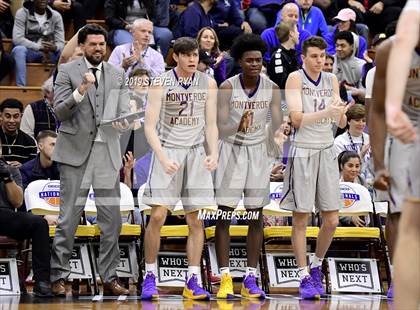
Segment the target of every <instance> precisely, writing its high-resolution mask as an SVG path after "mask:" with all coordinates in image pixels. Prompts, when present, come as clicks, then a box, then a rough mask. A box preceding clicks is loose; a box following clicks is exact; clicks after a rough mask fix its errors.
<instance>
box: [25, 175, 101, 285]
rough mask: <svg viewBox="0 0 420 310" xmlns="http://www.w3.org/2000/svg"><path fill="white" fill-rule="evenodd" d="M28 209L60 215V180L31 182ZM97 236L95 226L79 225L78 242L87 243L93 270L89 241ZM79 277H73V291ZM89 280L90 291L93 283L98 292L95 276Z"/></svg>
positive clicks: (39, 212)
mask: <svg viewBox="0 0 420 310" xmlns="http://www.w3.org/2000/svg"><path fill="white" fill-rule="evenodd" d="M24 198H25V204H26V209H27V210H28V211H31V212H32V213H33V214H38V215H57V216H58V215H59V213H60V181H58V180H37V181H34V182H31V183H30V184H29V185H28V187H27V188H26V189H25V193H24ZM55 229H56V227H55V226H49V235H50V238H51V239H53V238H54V235H55ZM94 236H95V228H94V227H93V226H91V225H78V226H77V229H76V233H75V237H76V240H75V241H76V242H77V243H80V244H86V245H87V250H88V256H89V263H90V267H91V270H93V269H92V267H93V260H92V255H91V253H90V250H89V243H90V242H91V241H92V239H93V238H94ZM78 280H79V279H77V277H74V278H73V285H72V288H73V291H74V292H76V291H77V292H78ZM86 280H87V282H88V285H87V288H88V293H92V290H91V285H92V284H93V286H94V292H95V293H97V292H98V286H97V283H96V279H95V277H93V278H92V279H86Z"/></svg>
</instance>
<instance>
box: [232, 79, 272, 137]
mask: <svg viewBox="0 0 420 310" xmlns="http://www.w3.org/2000/svg"><path fill="white" fill-rule="evenodd" d="M228 81H229V82H230V84H231V85H232V95H231V98H230V101H229V122H230V123H233V124H238V130H237V132H236V134H234V135H232V136H229V137H226V138H225V140H226V141H228V142H230V143H233V144H241V145H254V144H259V143H262V142H264V141H265V140H266V134H265V125H266V123H267V115H268V113H269V111H270V104H271V99H272V97H273V86H274V83H273V82H272V81H271V80H270V79H269V78H267V77H266V76H264V75H262V74H260V76H259V79H258V84H257V85H258V86H257V88H256V89H255V91H254V92H253V93H251V94H247V93H246V92H245V87H244V85H243V80H242V74H238V75H235V76H233V77H231V78H229V79H228ZM278 104H279V105H280V102H279V103H278Z"/></svg>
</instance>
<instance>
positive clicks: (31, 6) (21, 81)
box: [12, 0, 64, 86]
mask: <svg viewBox="0 0 420 310" xmlns="http://www.w3.org/2000/svg"><path fill="white" fill-rule="evenodd" d="M13 44H14V45H15V47H14V48H13V50H12V56H13V58H14V59H15V63H16V65H15V68H16V85H17V86H25V85H26V63H27V62H28V63H29V62H47V63H50V62H52V63H56V62H57V60H58V58H59V56H60V52H61V50H62V49H63V47H64V26H63V19H62V18H61V15H60V13H58V12H57V11H55V10H53V9H51V8H49V7H48V6H47V1H45V0H34V1H26V2H25V3H24V4H23V7H22V8H20V9H19V10H18V11H17V12H16V16H15V24H14V26H13Z"/></svg>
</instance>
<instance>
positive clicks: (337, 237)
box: [327, 182, 389, 268]
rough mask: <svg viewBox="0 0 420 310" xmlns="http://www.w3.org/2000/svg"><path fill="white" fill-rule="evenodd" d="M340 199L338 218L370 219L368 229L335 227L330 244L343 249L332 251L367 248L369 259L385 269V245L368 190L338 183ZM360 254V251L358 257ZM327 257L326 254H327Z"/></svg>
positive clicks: (355, 185) (346, 251)
mask: <svg viewBox="0 0 420 310" xmlns="http://www.w3.org/2000/svg"><path fill="white" fill-rule="evenodd" d="M340 191H341V199H342V202H343V208H341V209H340V211H339V216H364V217H365V218H369V219H370V224H369V225H370V226H368V227H337V229H336V231H335V233H334V237H333V241H332V244H333V245H335V244H337V243H342V244H344V247H341V248H339V249H336V248H335V247H334V251H335V252H336V253H337V252H343V253H349V254H350V253H354V252H355V251H357V249H358V246H359V247H360V246H367V249H368V250H367V255H368V257H369V258H375V259H377V260H378V261H379V264H380V263H381V262H383V263H384V264H385V265H384V266H385V268H389V266H388V267H386V266H387V265H388V262H387V256H386V251H385V245H384V243H383V239H382V238H381V228H380V227H378V226H377V220H376V219H375V213H374V208H373V203H372V198H371V196H370V193H369V190H368V189H367V188H366V187H364V186H363V185H360V184H357V183H350V182H340ZM360 254H362V255H363V253H362V251H360V253H359V255H360ZM327 255H328V253H327Z"/></svg>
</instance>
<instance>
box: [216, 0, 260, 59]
mask: <svg viewBox="0 0 420 310" xmlns="http://www.w3.org/2000/svg"><path fill="white" fill-rule="evenodd" d="M210 15H211V16H212V17H213V20H214V29H215V30H216V33H217V35H218V36H219V40H220V49H221V50H222V51H226V50H229V49H230V46H231V45H232V42H233V40H234V39H235V38H236V37H237V36H239V35H241V34H242V33H252V29H251V26H250V25H249V24H248V22H246V21H245V19H244V18H243V16H242V15H241V11H240V9H239V6H238V5H237V4H236V1H235V0H216V2H215V4H214V5H213V7H212V8H211V10H210Z"/></svg>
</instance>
